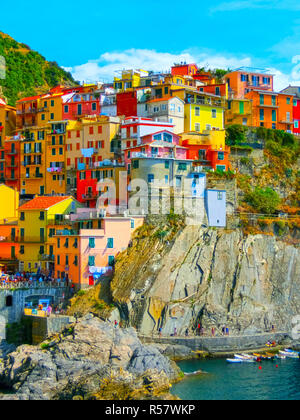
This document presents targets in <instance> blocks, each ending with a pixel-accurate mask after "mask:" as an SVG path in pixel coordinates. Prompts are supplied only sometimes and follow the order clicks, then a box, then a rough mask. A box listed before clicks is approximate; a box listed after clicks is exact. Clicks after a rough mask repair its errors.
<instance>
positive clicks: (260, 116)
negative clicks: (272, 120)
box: [259, 109, 265, 121]
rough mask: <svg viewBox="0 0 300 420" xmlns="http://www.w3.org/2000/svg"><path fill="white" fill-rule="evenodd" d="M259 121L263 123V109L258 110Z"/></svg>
mask: <svg viewBox="0 0 300 420" xmlns="http://www.w3.org/2000/svg"><path fill="white" fill-rule="evenodd" d="M259 119H260V121H264V119H265V111H264V110H263V109H260V110H259Z"/></svg>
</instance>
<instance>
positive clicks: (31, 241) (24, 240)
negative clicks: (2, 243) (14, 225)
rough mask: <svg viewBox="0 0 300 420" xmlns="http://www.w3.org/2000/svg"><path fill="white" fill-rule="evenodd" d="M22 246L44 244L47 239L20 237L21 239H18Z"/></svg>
mask: <svg viewBox="0 0 300 420" xmlns="http://www.w3.org/2000/svg"><path fill="white" fill-rule="evenodd" d="M16 242H19V243H21V244H26V243H29V244H44V243H45V242H46V240H45V238H41V237H40V238H39V237H37V236H27V235H26V236H20V238H19V239H18V241H16Z"/></svg>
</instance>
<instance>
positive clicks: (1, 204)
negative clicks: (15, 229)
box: [0, 184, 19, 223]
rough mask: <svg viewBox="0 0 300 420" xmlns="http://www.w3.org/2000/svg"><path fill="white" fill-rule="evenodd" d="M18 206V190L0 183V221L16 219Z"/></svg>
mask: <svg viewBox="0 0 300 420" xmlns="http://www.w3.org/2000/svg"><path fill="white" fill-rule="evenodd" d="M18 207H19V192H18V191H16V190H14V189H12V188H10V187H7V186H6V185H5V184H0V223H4V220H7V221H11V220H17V218H18Z"/></svg>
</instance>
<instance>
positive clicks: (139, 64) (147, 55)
mask: <svg viewBox="0 0 300 420" xmlns="http://www.w3.org/2000/svg"><path fill="white" fill-rule="evenodd" d="M181 61H185V62H187V63H197V64H198V66H199V67H207V68H224V69H227V68H231V69H233V68H237V67H242V66H250V65H251V58H250V57H241V58H239V57H232V56H225V55H220V54H219V55H215V54H213V53H203V52H198V51H191V50H187V51H183V52H181V53H179V54H170V53H164V52H158V51H155V50H147V49H129V50H125V51H122V52H106V53H104V54H102V55H101V56H100V58H99V59H98V60H90V61H88V62H87V63H85V64H81V65H77V66H74V67H65V69H66V70H67V71H69V72H71V73H72V75H73V77H74V78H75V79H76V80H80V81H81V82H82V81H85V82H96V81H105V82H110V81H112V80H113V77H114V76H116V75H117V73H116V72H117V71H120V70H123V69H143V70H152V71H165V72H167V71H169V70H170V67H171V66H172V65H173V64H174V63H178V62H181Z"/></svg>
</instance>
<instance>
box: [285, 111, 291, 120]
mask: <svg viewBox="0 0 300 420" xmlns="http://www.w3.org/2000/svg"><path fill="white" fill-rule="evenodd" d="M286 120H287V122H291V113H290V112H287V113H286Z"/></svg>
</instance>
